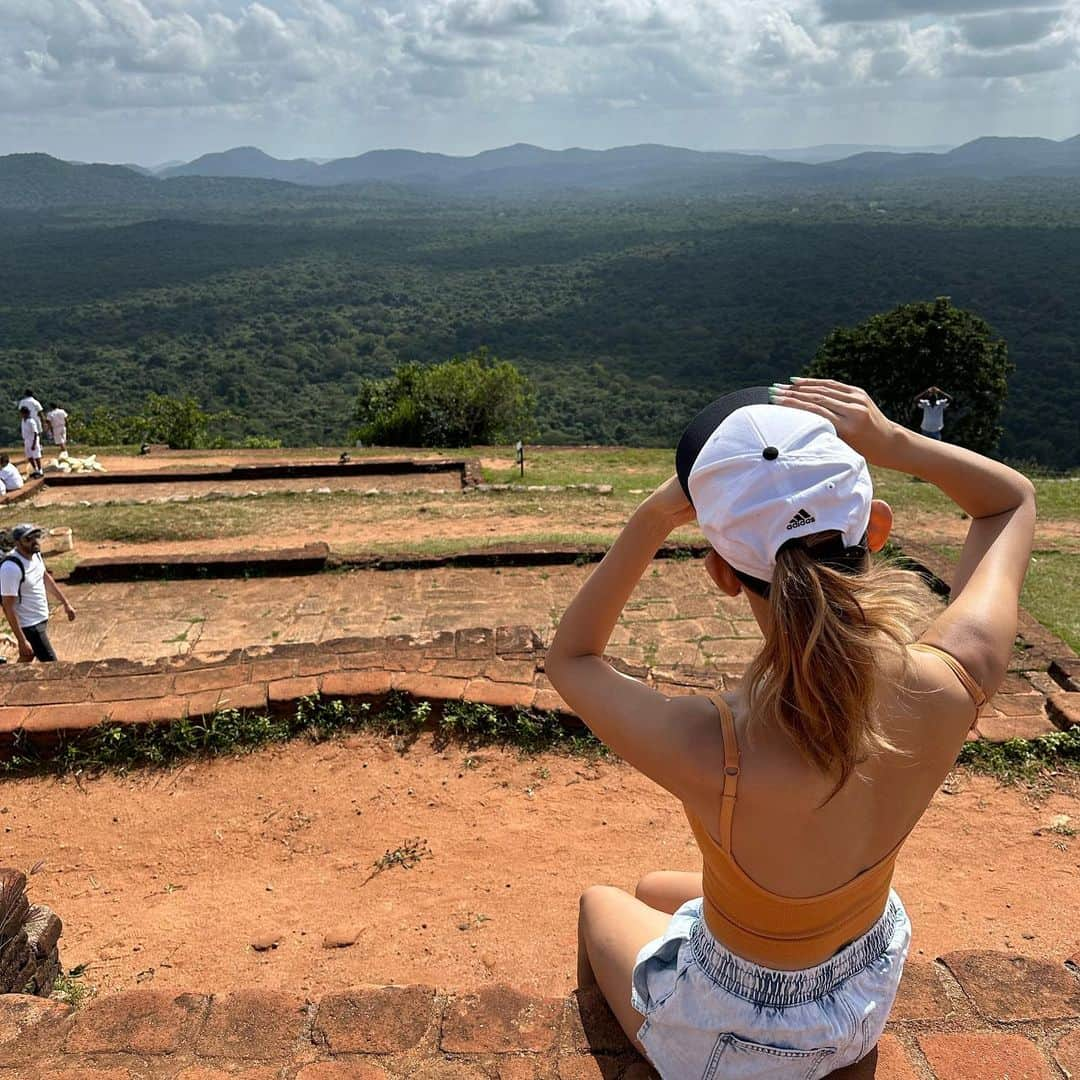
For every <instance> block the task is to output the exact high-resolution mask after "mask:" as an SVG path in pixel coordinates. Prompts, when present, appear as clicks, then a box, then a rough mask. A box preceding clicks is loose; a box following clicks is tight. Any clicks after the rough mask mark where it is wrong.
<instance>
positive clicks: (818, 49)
mask: <svg viewBox="0 0 1080 1080" xmlns="http://www.w3.org/2000/svg"><path fill="white" fill-rule="evenodd" d="M1077 133H1080V0H1070V2H1068V3H1060V2H1059V3H1044V2H1038V0H786V2H776V3H774V2H771V0H383V2H381V3H368V2H366V0H0V153H13V152H23V151H44V152H46V153H50V154H54V155H56V156H58V157H65V158H70V159H78V160H93V161H133V162H138V163H141V164H156V163H159V162H162V161H166V160H170V159H188V158H192V157H195V156H197V155H198V154H201V153H205V152H208V151H213V150H223V149H226V148H228V147H230V146H237V145H245V144H253V145H257V146H260V147H261V148H262V149H264V150H266V151H267V152H268V153H271V154H274V155H275V156H278V157H303V156H310V157H320V158H322V157H342V156H347V155H351V154H358V153H362V152H364V151H366V150H371V149H375V148H378V147H389V146H407V147H412V148H416V149H421V150H437V151H442V152H445V153H453V154H469V153H475V152H477V151H479V150H483V149H488V148H491V147H494V146H500V145H505V144H507V143H512V142H532V143H537V144H540V145H543V146H548V147H552V148H561V147H567V146H589V147H596V148H603V147H609V146H617V145H625V144H628V143H637V142H663V143H668V144H672V145H682V146H691V147H697V148H701V149H724V148H736V147H737V148H753V147H763V148H764V147H784V146H804V145H810V144H815V143H826V142H828V143H834V142H860V143H891V144H900V145H916V144H918V145H923V144H931V143H933V144H957V143H961V142H964V141H966V140H968V139H971V138H975V137H977V136H979V135H1042V136H1046V137H1049V138H1058V139H1060V138H1067V137H1070V136H1072V135H1075V134H1077Z"/></svg>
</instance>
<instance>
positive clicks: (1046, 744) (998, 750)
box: [957, 728, 1080, 783]
mask: <svg viewBox="0 0 1080 1080" xmlns="http://www.w3.org/2000/svg"><path fill="white" fill-rule="evenodd" d="M957 763H958V764H960V765H967V766H969V767H970V768H972V769H974V770H975V771H976V772H981V773H989V774H990V775H991V776H996V777H997V778H998V779H999V780H1001V781H1003V782H1005V783H1018V782H1029V783H1030V782H1033V781H1035V780H1037V779H1039V777H1040V776H1044V775H1046V774H1047V773H1051V772H1054V771H1060V770H1063V769H1068V770H1070V771H1080V728H1070V729H1069V730H1068V731H1052V732H1050V734H1048V735H1040V736H1039V737H1038V738H1036V739H1007V740H1006V741H1005V742H1000V743H991V742H986V741H984V740H982V739H979V740H978V741H977V742H969V743H965V744H964V746H963V748H962V749H961V751H960V756H959V757H958V758H957Z"/></svg>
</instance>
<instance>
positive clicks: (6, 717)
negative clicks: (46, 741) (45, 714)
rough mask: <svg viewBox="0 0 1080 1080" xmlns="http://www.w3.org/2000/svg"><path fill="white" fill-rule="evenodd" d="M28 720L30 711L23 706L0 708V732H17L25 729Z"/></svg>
mask: <svg viewBox="0 0 1080 1080" xmlns="http://www.w3.org/2000/svg"><path fill="white" fill-rule="evenodd" d="M29 718H30V709H29V708H27V707H25V706H17V707H16V706H4V707H3V708H0V731H2V732H10V731H18V730H19V729H20V728H23V727H26V721H27V720H28V719H29Z"/></svg>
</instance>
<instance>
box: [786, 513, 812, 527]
mask: <svg viewBox="0 0 1080 1080" xmlns="http://www.w3.org/2000/svg"><path fill="white" fill-rule="evenodd" d="M815 521H817V518H816V517H814V515H813V514H811V513H810V511H809V510H800V511H799V512H798V513H797V514H796V515H795V516H794V517H793V518H792V519H791V520H790V521H789V522H788V523H787V529H788V532H791V530H792V529H801V528H802V527H803V526H804V525H812V524H813V523H814V522H815Z"/></svg>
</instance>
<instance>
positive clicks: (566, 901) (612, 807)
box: [0, 736, 1080, 995]
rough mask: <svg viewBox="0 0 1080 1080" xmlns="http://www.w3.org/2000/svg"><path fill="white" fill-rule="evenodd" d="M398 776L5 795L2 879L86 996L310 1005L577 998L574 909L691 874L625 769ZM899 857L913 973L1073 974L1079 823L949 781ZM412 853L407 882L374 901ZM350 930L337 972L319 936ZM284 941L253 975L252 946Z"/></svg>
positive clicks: (263, 768) (308, 769)
mask: <svg viewBox="0 0 1080 1080" xmlns="http://www.w3.org/2000/svg"><path fill="white" fill-rule="evenodd" d="M475 757H476V758H477V764H476V765H475V767H471V768H470V767H467V766H466V764H465V758H466V752H465V751H463V750H461V749H459V748H452V749H450V750H448V751H446V752H444V753H439V752H437V751H435V750H434V749H433V748H432V746H431V745H430V742H429V740H427V739H426V738H425V739H423V740H421V741H420V743H418V744H417V745H416V746H415V747H414V748H413V749H412V750H411V751H410V752H408V753H407V754H405V755H399V754H397V753H396V752H395V751H394V750H393V748H392V747H391V746H390V744H389V743H388V742H386V741H384V740H378V739H375V738H371V737H367V736H363V737H361V736H357V737H351V738H348V739H345V740H343V741H340V742H336V743H331V744H323V745H312V744H309V743H305V742H297V743H294V744H291V745H289V746H286V747H281V748H277V749H274V750H270V751H266V752H262V753H259V754H257V755H253V756H249V757H244V758H237V759H230V760H222V761H218V762H214V763H210V764H205V763H198V764H189V765H187V766H184V767H183V768H181V769H178V770H176V771H171V772H159V773H143V774H138V775H133V776H131V777H128V778H117V777H105V778H100V779H96V780H87V779H84V780H82V781H81V782H76V781H75V780H73V779H67V780H62V781H60V780H55V779H48V778H43V779H27V780H19V781H8V782H5V783H3V784H2V785H0V824H2V826H3V829H4V833H3V837H2V839H3V854H2V856H0V864H3V865H9V866H19V867H23V868H24V869H25V868H29V867H30V866H31V865H32V864H33V863H34V862H36V861H37V860H38V859H41V858H44V860H45V865H44V868H43V869H42V870H41V871H40V872H39V873H37V874H36V875H35V876H34V877H33V878H32V881H31V886H30V891H31V896H32V898H33V899H34V900H35V901H40V902H45V903H48V904H50V905H51V906H53V907H54V908H55V910H56V911H57V912H58V913H59V914H60V915H61V916H62V918H63V919H64V922H65V924H66V930H65V933H64V937H63V939H62V941H61V950H62V957H63V961H64V964H65V966H67V967H69V968H70V967H71V966H74V965H76V964H84V963H85V964H88V965H89V968H88V971H87V975H86V978H87V980H88V981H89V982H90V983H91V984H93V985H96V986H97V987H98V988H99V989H109V990H118V989H130V988H133V987H136V986H144V987H154V988H173V987H175V988H181V987H182V988H184V989H189V990H212V991H215V992H223V991H226V990H229V989H233V988H246V987H264V988H271V987H276V988H289V989H293V988H295V989H297V990H299V991H301V992H308V993H310V994H312V995H317V994H322V993H327V992H331V991H334V990H338V989H340V988H342V987H345V986H349V985H356V984H360V983H388V982H397V983H410V982H427V983H434V984H436V985H438V986H439V987H441V988H444V989H455V988H463V987H474V986H477V985H480V984H482V983H483V982H484V981H485V980H489V979H490V980H492V981H507V980H509V981H512V982H514V983H515V984H516V985H518V986H519V987H520V988H521V989H522V990H528V991H533V992H538V993H543V994H562V993H564V992H566V991H567V990H569V989H570V988H572V986H573V985H574V951H575V918H576V902H577V897H578V894H579V893H580V892H581V890H582V889H583V888H584V887H585V886H586V885H588V884H590V883H593V882H607V883H612V884H616V885H620V886H623V887H625V888H632V887H633V885H634V882H635V881H636V879H637V878H638V877H639V876H641V875H642V874H644V873H645V872H646V871H648V870H651V869H656V868H677V869H694V868H696V866H698V865H700V864H699V863H698V862H697V856H696V851H695V849H694V848H693V846H692V840H691V837H690V832H689V829H688V827H687V825H686V822H685V820H684V819H683V817H682V815H681V812H680V810H679V807H678V805H677V803H676V802H675V800H674V799H673V798H671V797H670V796H669V795H667V794H666V793H665V792H663V791H662V790H661V789H659V788H658V787H656V786H655V785H654V784H652V783H651V782H650V781H648V780H646V779H645V778H643V777H642V776H641V775H640V774H638V773H636V772H634V771H633V770H632V769H630V768H629V767H628V766H625V765H620V764H602V765H600V766H599V767H597V768H593V767H591V766H589V765H587V764H585V763H583V762H581V761H577V760H572V759H567V758H560V757H552V756H548V757H543V758H532V759H520V758H518V757H517V756H516V755H515V754H513V753H509V752H502V751H492V750H486V751H482V752H480V753H479V754H477V755H475ZM946 787H947V788H948V789H949V790H950V791H952V792H953V793H952V794H946V793H944V792H942V793H939V794H938V796H937V797H936V798H935V800H934V803H933V804H932V805H931V808H930V810H929V811H928V813H927V815H926V817H925V818H924V819H923V821H922V823H921V824H920V825H919V827H918V828H917V829H916V831H915V832H914V834H913V835H912V837H911V839H910V841H909V842H908V844H907V845H906V847H905V849H904V851H903V853H902V854H901V856H900V859H899V862H898V867H897V876H896V881H895V884H896V887H897V889H898V890H899V892H900V893H901V895H902V896H903V897H904V899H905V902H906V904H907V906H908V910H909V911H910V913H911V916H912V919H913V922H914V925H915V939H914V943H913V951H912V955H913V957H914V956H921V957H922V958H924V959H925V958H932V957H934V956H937V955H940V954H941V953H943V952H946V951H948V950H951V949H956V948H987V949H1015V950H1016V951H1019V952H1022V953H1024V954H1027V955H1030V956H1042V957H1046V958H1052V959H1054V960H1055V961H1056V962H1060V961H1061V959H1062V958H1064V957H1066V956H1069V955H1071V954H1072V953H1073V952H1075V949H1076V944H1077V942H1078V941H1080V907H1078V905H1077V904H1076V903H1075V899H1076V881H1077V870H1078V863H1080V858H1078V853H1080V842H1078V841H1076V840H1073V839H1070V838H1068V837H1065V836H1062V835H1056V834H1053V833H1044V834H1040V835H1036V832H1035V831H1036V830H1037V829H1039V828H1040V826H1045V825H1046V824H1048V823H1049V822H1050V820H1051V818H1052V817H1053V815H1055V814H1068V815H1070V816H1071V818H1072V821H1073V823H1076V822H1077V821H1080V799H1078V798H1076V797H1075V795H1073V794H1061V793H1058V794H1054V795H1051V796H1049V798H1048V799H1047V801H1045V802H1043V803H1041V804H1037V803H1036V802H1034V801H1033V800H1032V799H1031V798H1030V797H1029V796H1028V795H1026V794H1025V793H1023V792H1020V791H1018V790H1016V789H1003V788H1000V787H998V785H997V784H996V783H995V782H994V781H992V780H990V779H987V778H985V777H975V776H971V775H968V774H962V773H957V774H955V775H954V777H953V778H952V779H951V781H950V782H949V783H947V785H946ZM414 838H423V839H425V840H426V841H427V845H428V847H429V848H430V855H426V856H425V857H423V858H422V859H421V861H420V863H419V864H418V865H417V866H416V867H415V868H413V869H410V870H406V869H402V868H401V867H393V868H391V869H388V870H385V871H384V872H382V873H380V874H377V875H376V876H374V877H371V876H370V874H371V870H372V865H373V863H374V862H375V860H376V859H378V858H379V857H380V856H382V855H383V854H384V853H385V852H387V851H390V850H393V849H396V848H399V847H400V846H401V845H403V844H404V843H405V842H406V841H409V840H412V839H414ZM342 926H344V927H345V928H350V927H351V928H353V929H357V928H360V929H361V932H360V935H359V939H358V941H357V943H356V944H355V945H353V946H352V947H349V948H338V949H327V948H324V947H323V936H324V934H326V933H327V932H328V931H331V930H335V929H337V928H339V927H342ZM267 933H270V934H272V935H279V936H280V944H279V945H278V947H277V948H275V949H272V950H271V951H267V952H256V951H254V950H253V949H252V948H251V942H252V941H253V940H255V939H256V938H257V937H258V936H259V935H263V934H267Z"/></svg>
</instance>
